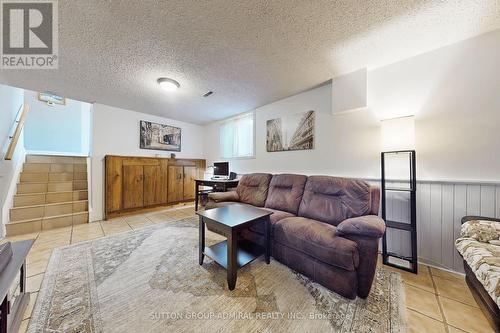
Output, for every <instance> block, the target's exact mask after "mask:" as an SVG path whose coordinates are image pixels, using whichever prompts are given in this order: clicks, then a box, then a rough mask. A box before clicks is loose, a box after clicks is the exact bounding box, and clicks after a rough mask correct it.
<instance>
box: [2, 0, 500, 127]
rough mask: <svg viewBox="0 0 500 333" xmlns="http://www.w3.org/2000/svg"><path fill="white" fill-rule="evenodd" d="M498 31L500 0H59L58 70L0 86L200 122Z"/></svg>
mask: <svg viewBox="0 0 500 333" xmlns="http://www.w3.org/2000/svg"><path fill="white" fill-rule="evenodd" d="M498 28H500V1H499V0H476V1H473V0H468V1H465V0H463V1H458V0H455V1H442V0H420V1H419V0H414V1H403V0H344V1H331V0H314V1H309V0H302V1H294V0H274V1H263V0H248V1H233V0H225V1H223V0H218V1H217V0H214V1H200V0H180V1H174V0H170V1H166V0H163V1H153V0H145V1H131V0H121V1H119V0H113V1H109V0H108V1H104V0H91V1H90V0H85V1H74V0H73V1H67V0H59V69H58V70H2V71H0V83H6V84H10V85H14V86H18V87H22V88H26V89H31V90H38V91H44V90H49V91H54V92H56V93H58V94H60V95H63V96H66V97H69V98H73V99H77V100H82V101H86V102H97V103H103V104H108V105H112V106H117V107H122V108H126V109H132V110H136V111H140V112H145V113H151V114H155V115H160V116H164V117H170V118H174V119H179V120H183V121H188V122H193V123H206V122H209V121H212V120H216V119H221V118H224V117H227V116H230V115H232V114H237V113H241V112H244V111H248V110H251V109H253V108H255V107H258V106H261V105H264V104H266V103H269V102H272V101H275V100H278V99H280V98H284V97H287V96H290V95H292V94H295V93H297V92H300V91H303V90H306V89H308V88H311V87H313V86H315V85H318V84H320V83H322V82H324V81H327V80H329V79H330V78H332V77H333V76H336V75H339V74H342V73H347V72H349V71H353V70H356V69H359V68H363V67H368V68H373V67H378V66H381V65H385V64H389V63H392V62H395V61H398V60H401V59H404V58H407V57H410V56H413V55H416V54H419V53H422V52H426V51H429V50H432V49H435V48H438V47H441V46H444V45H447V44H450V43H453V42H456V41H459V40H463V39H466V38H470V37H473V36H475V35H478V34H481V33H484V32H487V31H491V30H494V29H498ZM159 77H171V78H174V79H176V80H178V81H179V82H180V83H181V86H182V87H181V89H180V90H179V91H177V92H176V93H173V94H172V93H170V94H167V93H165V92H163V91H162V90H161V89H160V88H159V86H158V85H157V84H156V80H157V78H159ZM208 90H213V91H214V92H215V93H214V94H213V95H212V96H210V97H208V98H203V97H202V95H203V94H204V93H205V92H207V91H208Z"/></svg>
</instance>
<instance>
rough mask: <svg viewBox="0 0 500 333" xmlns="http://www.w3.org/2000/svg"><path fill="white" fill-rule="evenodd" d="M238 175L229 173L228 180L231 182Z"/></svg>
mask: <svg viewBox="0 0 500 333" xmlns="http://www.w3.org/2000/svg"><path fill="white" fill-rule="evenodd" d="M237 176H238V175H237V174H236V172H230V173H229V180H233V179H236V177H237Z"/></svg>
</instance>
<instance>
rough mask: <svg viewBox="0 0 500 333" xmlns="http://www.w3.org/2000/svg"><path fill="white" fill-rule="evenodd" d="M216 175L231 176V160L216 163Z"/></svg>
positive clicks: (220, 176) (219, 176)
mask: <svg viewBox="0 0 500 333" xmlns="http://www.w3.org/2000/svg"><path fill="white" fill-rule="evenodd" d="M214 177H217V178H228V177H229V162H215V163H214Z"/></svg>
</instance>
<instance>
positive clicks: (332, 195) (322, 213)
mask: <svg viewBox="0 0 500 333" xmlns="http://www.w3.org/2000/svg"><path fill="white" fill-rule="evenodd" d="M370 199H371V190H370V185H368V184H367V183H365V182H364V181H360V180H355V179H348V178H338V177H329V176H311V177H309V178H308V179H307V182H306V186H305V189H304V195H303V196H302V202H301V203H300V207H299V213H298V215H299V216H302V217H307V218H311V219H315V220H319V221H322V222H326V223H329V224H332V225H338V224H339V223H340V222H342V221H343V220H345V219H348V218H351V217H357V216H362V215H366V214H369V213H370V211H371V209H372V207H371V202H370Z"/></svg>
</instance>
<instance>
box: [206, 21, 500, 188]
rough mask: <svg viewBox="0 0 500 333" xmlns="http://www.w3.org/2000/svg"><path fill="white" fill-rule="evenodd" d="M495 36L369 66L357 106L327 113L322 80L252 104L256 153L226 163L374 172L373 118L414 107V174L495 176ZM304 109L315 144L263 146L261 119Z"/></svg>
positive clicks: (213, 144) (376, 128) (499, 49)
mask: <svg viewBox="0 0 500 333" xmlns="http://www.w3.org/2000/svg"><path fill="white" fill-rule="evenodd" d="M498 40H500V30H499V31H495V32H492V33H488V34H485V35H482V36H479V37H476V38H473V39H470V40H467V41H464V42H461V43H457V44H454V45H451V46H448V47H445V48H442V49H439V50H436V51H433V52H430V53H426V54H423V55H419V56H417V57H414V58H411V59H408V60H404V61H401V62H398V63H396V64H392V65H389V66H385V67H382V68H378V69H374V70H370V71H369V72H368V108H365V109H361V110H356V111H352V112H345V113H340V114H335V115H330V114H331V91H330V89H331V85H330V84H328V85H325V86H322V87H319V88H316V89H313V90H310V91H307V92H304V93H301V94H298V95H295V96H292V97H288V98H285V99H283V100H281V101H278V102H275V103H272V104H269V105H266V106H263V107H260V108H258V109H256V110H255V112H256V126H257V127H256V158H255V159H250V160H232V161H231V168H232V169H233V171H236V172H239V173H246V172H257V171H266V172H299V173H304V174H313V173H315V174H329V175H338V176H350V177H360V178H378V177H379V173H380V171H379V170H380V167H379V159H380V157H379V154H380V151H381V146H380V121H379V119H386V118H392V117H397V116H404V115H408V114H415V141H416V142H415V145H416V150H417V163H418V168H417V173H418V178H419V179H421V180H424V179H425V180H452V181H454V180H460V181H471V180H475V181H500V145H499V142H500V125H499V124H500V75H498V69H499V68H500V43H498ZM308 110H315V111H317V120H316V141H315V144H316V148H315V149H314V150H309V151H295V152H274V153H268V152H266V149H265V136H266V128H265V126H266V120H268V119H272V118H275V117H279V116H280V115H283V114H293V113H298V112H304V111H308ZM218 126H219V124H218V123H211V124H209V125H207V126H206V131H207V133H206V136H207V140H205V150H206V153H207V159H208V161H207V162H208V163H211V162H213V161H215V160H219V159H220V155H219V150H218V145H219V136H218Z"/></svg>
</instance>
